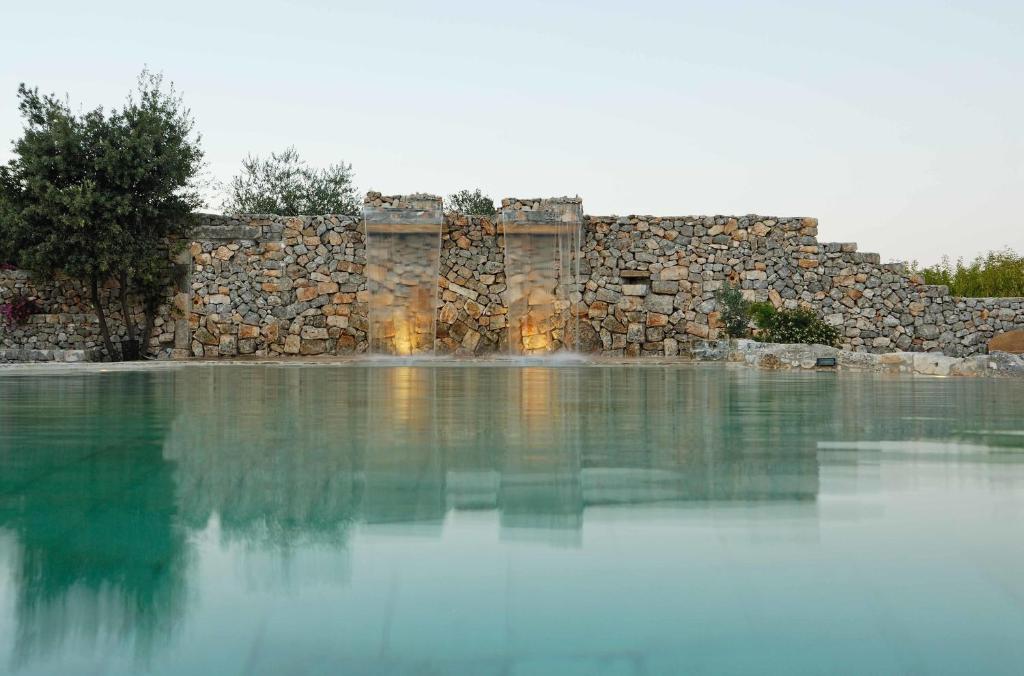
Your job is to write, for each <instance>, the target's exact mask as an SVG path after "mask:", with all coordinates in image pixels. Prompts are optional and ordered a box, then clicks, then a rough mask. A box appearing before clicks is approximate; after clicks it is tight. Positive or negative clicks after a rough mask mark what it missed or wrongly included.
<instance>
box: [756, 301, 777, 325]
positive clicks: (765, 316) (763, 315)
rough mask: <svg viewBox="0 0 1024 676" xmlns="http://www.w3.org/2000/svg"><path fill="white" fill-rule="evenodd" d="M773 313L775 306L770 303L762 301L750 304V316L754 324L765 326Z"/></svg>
mask: <svg viewBox="0 0 1024 676" xmlns="http://www.w3.org/2000/svg"><path fill="white" fill-rule="evenodd" d="M775 313H776V309H775V306H774V305H772V304H771V303H765V302H763V301H762V302H758V303H751V304H750V318H751V319H752V320H753V321H754V326H757V327H761V326H767V325H768V322H770V321H771V319H772V317H774V316H775Z"/></svg>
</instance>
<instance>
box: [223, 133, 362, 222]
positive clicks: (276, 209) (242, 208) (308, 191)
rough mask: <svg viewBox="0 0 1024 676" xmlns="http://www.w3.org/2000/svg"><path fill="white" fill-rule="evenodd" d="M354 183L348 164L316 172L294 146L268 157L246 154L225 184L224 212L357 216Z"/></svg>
mask: <svg viewBox="0 0 1024 676" xmlns="http://www.w3.org/2000/svg"><path fill="white" fill-rule="evenodd" d="M354 180H355V177H354V174H353V173H352V165H351V164H345V163H344V162H340V163H338V164H332V165H331V166H329V167H327V168H326V169H316V168H313V167H310V166H309V165H308V164H307V163H306V161H305V160H303V159H302V158H301V157H300V156H299V153H298V151H297V150H296V149H295V148H294V147H289V148H286V149H285V150H284V151H283V152H280V153H271V154H270V157H268V158H261V157H259V156H258V155H249V156H248V157H246V158H245V159H243V160H242V171H241V173H240V174H238V175H237V176H235V177H234V178H233V179H231V183H230V184H229V185H228V196H227V199H226V200H225V201H224V204H223V209H224V211H225V212H227V213H234V214H281V215H287V216H298V215H318V214H340V215H348V216H357V215H359V213H360V211H361V207H362V205H361V203H360V199H359V194H358V192H357V190H356V187H355V184H354Z"/></svg>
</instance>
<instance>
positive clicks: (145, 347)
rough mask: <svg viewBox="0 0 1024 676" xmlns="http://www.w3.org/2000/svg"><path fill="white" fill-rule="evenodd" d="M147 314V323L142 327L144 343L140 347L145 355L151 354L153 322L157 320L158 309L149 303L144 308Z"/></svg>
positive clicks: (141, 352) (140, 352)
mask: <svg viewBox="0 0 1024 676" xmlns="http://www.w3.org/2000/svg"><path fill="white" fill-rule="evenodd" d="M143 312H144V313H145V315H146V324H145V326H144V328H143V329H142V345H141V347H139V354H141V355H142V356H143V357H145V356H147V355H149V340H150V338H152V337H153V324H154V322H155V321H156V310H154V309H153V308H151V307H149V306H148V305H147V306H146V307H145V308H143Z"/></svg>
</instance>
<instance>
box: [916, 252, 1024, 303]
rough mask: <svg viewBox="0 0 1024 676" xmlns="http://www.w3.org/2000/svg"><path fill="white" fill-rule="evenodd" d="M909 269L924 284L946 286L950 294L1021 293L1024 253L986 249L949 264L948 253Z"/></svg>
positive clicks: (1023, 293)
mask: <svg viewBox="0 0 1024 676" xmlns="http://www.w3.org/2000/svg"><path fill="white" fill-rule="evenodd" d="M910 269H911V271H913V272H916V273H918V274H920V275H922V276H923V277H924V281H925V283H926V284H941V285H944V286H948V287H949V292H950V293H951V294H952V295H954V296H963V297H967V298H988V297H1003V298H1005V297H1017V296H1024V256H1021V255H1020V254H1018V253H1016V252H1015V251H1013V250H1012V249H1002V250H1000V251H990V252H988V253H987V254H985V255H984V256H978V257H977V258H975V259H974V260H973V261H971V262H970V263H966V262H964V259H963V258H958V259H957V261H956V263H953V262H952V261H951V260H950V258H949V256H944V257H943V258H942V262H941V263H937V264H935V265H932V266H929V267H927V268H920V267H918V266H917V264H916V263H912V264H911V265H910Z"/></svg>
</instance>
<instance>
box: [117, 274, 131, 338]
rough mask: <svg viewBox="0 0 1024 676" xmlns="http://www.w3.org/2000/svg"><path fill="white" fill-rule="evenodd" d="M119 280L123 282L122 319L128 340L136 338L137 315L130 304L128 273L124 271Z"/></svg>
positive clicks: (121, 293) (121, 295)
mask: <svg viewBox="0 0 1024 676" xmlns="http://www.w3.org/2000/svg"><path fill="white" fill-rule="evenodd" d="M118 282H120V284H121V292H120V294H119V295H120V297H121V320H122V321H123V322H124V327H125V329H127V331H128V340H131V341H134V340H135V316H134V314H133V313H132V312H131V309H130V308H129V306H128V273H127V272H122V273H121V276H120V278H119V279H118Z"/></svg>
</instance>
